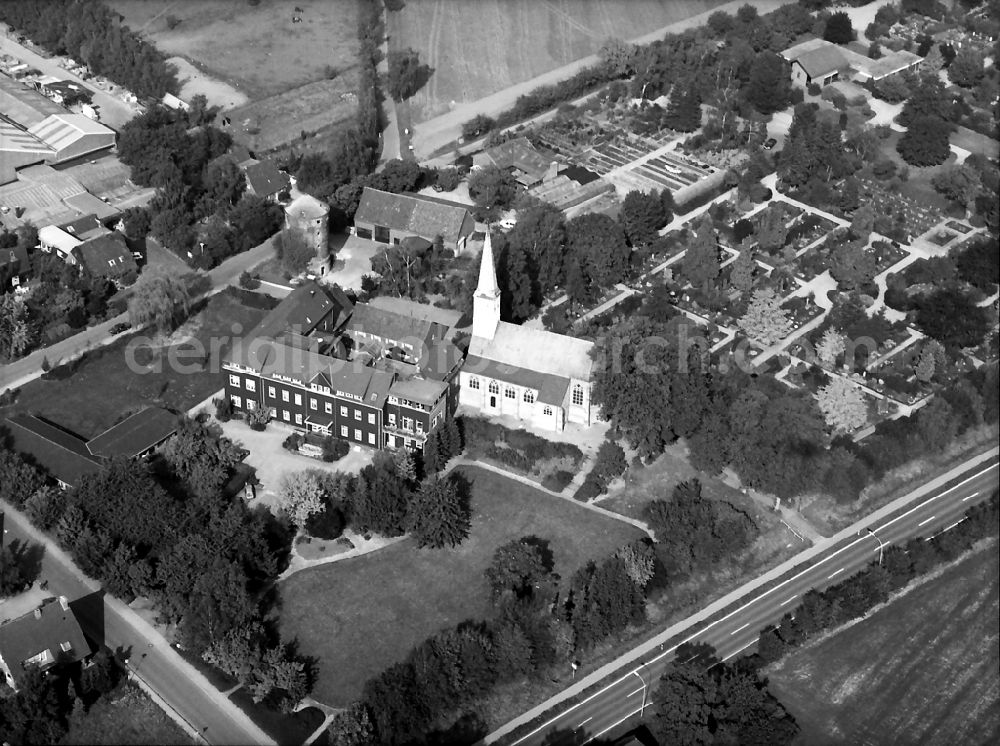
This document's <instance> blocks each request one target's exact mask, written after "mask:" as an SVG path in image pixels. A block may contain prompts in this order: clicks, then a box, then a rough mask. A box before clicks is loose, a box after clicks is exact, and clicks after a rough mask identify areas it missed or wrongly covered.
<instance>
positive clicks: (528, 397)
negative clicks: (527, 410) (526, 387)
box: [524, 391, 535, 404]
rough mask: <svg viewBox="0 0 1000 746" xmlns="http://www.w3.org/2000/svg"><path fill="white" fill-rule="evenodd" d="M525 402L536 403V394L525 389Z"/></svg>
mask: <svg viewBox="0 0 1000 746" xmlns="http://www.w3.org/2000/svg"><path fill="white" fill-rule="evenodd" d="M524 402H525V404H534V403H535V394H534V393H533V392H531V391H525V392H524Z"/></svg>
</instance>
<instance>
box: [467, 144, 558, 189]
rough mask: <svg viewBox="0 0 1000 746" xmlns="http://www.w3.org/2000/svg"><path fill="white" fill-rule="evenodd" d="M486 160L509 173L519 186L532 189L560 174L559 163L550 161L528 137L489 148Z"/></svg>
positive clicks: (486, 152)
mask: <svg viewBox="0 0 1000 746" xmlns="http://www.w3.org/2000/svg"><path fill="white" fill-rule="evenodd" d="M484 155H485V157H486V160H488V161H489V162H490V163H492V164H493V165H494V166H496V167H497V168H502V169H503V170H505V171H509V172H510V173H511V174H512V175H513V176H514V179H515V180H516V181H517V183H518V184H520V185H521V186H523V187H524V188H525V189H530V188H531V187H533V186H535V185H536V184H541V183H542V182H543V181H547V180H549V179H553V178H555V177H556V176H557V175H558V174H559V169H560V164H559V162H558V161H550V160H549V159H547V158H546V157H545V156H543V155H542V154H541V153H539V152H538V151H537V150H536V149H535V146H534V145H532V144H531V143H530V142H529V141H528V138H526V137H515V138H514V139H512V140H508V141H507V142H504V143H501V144H500V145H494V146H493V147H492V148H487V149H486V151H485V153H484Z"/></svg>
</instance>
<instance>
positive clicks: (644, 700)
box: [632, 663, 646, 718]
mask: <svg viewBox="0 0 1000 746" xmlns="http://www.w3.org/2000/svg"><path fill="white" fill-rule="evenodd" d="M645 665H646V664H645V663H643V664H642V666H645ZM642 666H639V668H637V669H635V670H634V671H633V672H632V673H634V674H635V675H636V677H637V678H638V679H639V681H641V682H642V704H641V705H639V717H640V718H642V714H643V712H645V710H646V680H645V679H644V678H642V675H641V674H640V673H639V671H641V670H642Z"/></svg>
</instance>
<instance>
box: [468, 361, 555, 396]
mask: <svg viewBox="0 0 1000 746" xmlns="http://www.w3.org/2000/svg"><path fill="white" fill-rule="evenodd" d="M463 370H464V371H467V372H468V373H470V374H471V375H474V376H483V377H485V378H494V379H496V380H498V381H505V382H507V383H512V384H514V385H516V386H524V387H525V388H528V389H535V390H536V391H537V392H538V401H539V402H540V403H542V404H553V405H555V406H557V407H561V406H562V404H563V401H564V400H565V399H566V391H567V389H568V388H569V379H568V378H566V377H564V376H557V375H553V374H551V373H541V372H539V371H537V370H530V369H528V368H521V367H517V366H513V365H507V364H505V363H499V362H497V361H496V360H490V359H488V358H484V357H480V356H479V355H473V354H471V353H470V354H469V356H468V357H467V358H466V359H465V365H464V366H463Z"/></svg>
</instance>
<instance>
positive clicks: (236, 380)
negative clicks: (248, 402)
mask: <svg viewBox="0 0 1000 746" xmlns="http://www.w3.org/2000/svg"><path fill="white" fill-rule="evenodd" d="M229 385H230V386H233V387H234V388H239V387H240V377H239V376H235V375H233V374H232V373H230V374H229Z"/></svg>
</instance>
